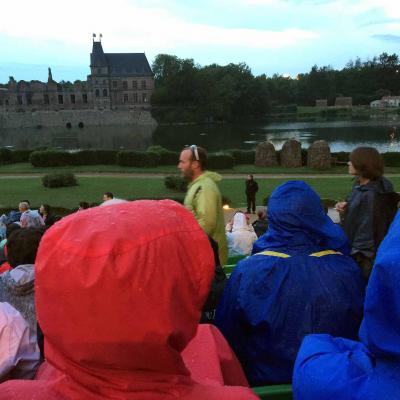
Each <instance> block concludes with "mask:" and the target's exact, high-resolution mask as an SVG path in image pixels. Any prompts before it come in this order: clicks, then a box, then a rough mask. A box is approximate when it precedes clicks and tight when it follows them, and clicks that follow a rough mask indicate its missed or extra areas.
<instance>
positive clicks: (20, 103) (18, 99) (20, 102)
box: [17, 96, 22, 106]
mask: <svg viewBox="0 0 400 400" xmlns="http://www.w3.org/2000/svg"><path fill="white" fill-rule="evenodd" d="M17 102H18V105H20V106H22V96H17Z"/></svg>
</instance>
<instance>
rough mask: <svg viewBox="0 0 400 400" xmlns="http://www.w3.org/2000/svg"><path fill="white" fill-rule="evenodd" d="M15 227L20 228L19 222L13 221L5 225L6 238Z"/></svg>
mask: <svg viewBox="0 0 400 400" xmlns="http://www.w3.org/2000/svg"><path fill="white" fill-rule="evenodd" d="M17 229H21V225H20V224H16V223H15V222H13V223H12V224H8V225H7V226H6V238H7V239H8V238H9V237H10V235H11V233H13V232H14V231H15V230H17Z"/></svg>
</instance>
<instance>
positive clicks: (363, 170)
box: [348, 146, 383, 180]
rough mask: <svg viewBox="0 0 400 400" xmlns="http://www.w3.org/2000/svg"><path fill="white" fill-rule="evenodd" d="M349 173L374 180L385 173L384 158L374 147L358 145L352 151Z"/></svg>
mask: <svg viewBox="0 0 400 400" xmlns="http://www.w3.org/2000/svg"><path fill="white" fill-rule="evenodd" d="M349 159H350V160H349V163H348V165H349V174H350V175H356V176H359V177H362V178H365V179H370V180H374V179H377V178H379V177H381V176H382V175H383V159H382V156H381V155H380V154H379V152H378V150H376V149H375V148H374V147H366V146H365V147H364V146H363V147H357V148H356V149H354V150H353V151H352V152H351V153H350V157H349Z"/></svg>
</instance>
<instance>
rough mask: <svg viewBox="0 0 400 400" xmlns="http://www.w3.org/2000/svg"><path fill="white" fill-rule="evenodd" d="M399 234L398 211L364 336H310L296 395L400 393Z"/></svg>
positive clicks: (373, 282)
mask: <svg viewBox="0 0 400 400" xmlns="http://www.w3.org/2000/svg"><path fill="white" fill-rule="evenodd" d="M399 235H400V213H399V212H398V213H397V215H396V218H395V220H394V222H393V223H392V225H391V228H390V230H389V232H388V234H387V236H386V238H385V239H384V241H383V242H382V244H381V245H380V247H379V250H378V254H377V257H376V261H375V265H374V267H373V269H372V274H371V277H370V280H369V283H368V288H367V294H366V299H365V308H364V319H363V322H362V324H361V328H360V339H361V342H354V341H351V340H346V339H343V338H334V337H332V336H331V335H310V336H307V337H306V338H305V339H304V342H303V344H302V346H301V348H300V351H299V355H298V357H297V360H296V366H295V371H294V376H293V384H294V393H295V399H297V400H306V399H307V400H328V399H329V400H338V399H340V400H350V399H351V400H397V399H400V286H399V282H400V268H399V265H400V247H399Z"/></svg>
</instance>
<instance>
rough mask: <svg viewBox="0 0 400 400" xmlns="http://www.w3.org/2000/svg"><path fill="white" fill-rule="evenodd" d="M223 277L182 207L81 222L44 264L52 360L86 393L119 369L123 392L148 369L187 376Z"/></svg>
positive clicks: (54, 237)
mask: <svg viewBox="0 0 400 400" xmlns="http://www.w3.org/2000/svg"><path fill="white" fill-rule="evenodd" d="M155 215H156V216H157V218H154V216H155ZM99 221H101V223H99ZM82 227H84V229H82ZM160 227H162V229H160ZM132 231H134V232H135V234H134V235H132ZM213 276H214V255H213V251H212V249H211V246H210V243H209V240H208V238H207V235H206V234H205V233H204V231H203V230H202V229H201V227H200V226H199V224H198V223H197V221H196V219H195V218H194V216H193V215H192V213H190V212H189V211H188V210H186V209H185V208H184V207H183V206H181V205H180V204H178V203H176V202H173V201H171V200H162V201H150V200H141V201H134V202H126V203H121V204H115V205H113V206H110V207H108V209H107V212H104V209H102V208H100V207H95V208H91V209H89V210H87V211H86V212H84V213H74V214H71V215H69V216H67V217H65V218H63V219H62V220H61V221H60V222H58V223H57V224H56V225H54V226H53V227H52V228H51V229H50V230H48V231H47V232H46V235H45V237H44V238H43V240H42V243H41V245H40V248H39V252H38V256H37V260H36V278H35V279H36V285H37V286H36V292H35V296H36V307H37V314H38V320H39V321H40V326H41V328H42V331H43V333H44V336H45V340H46V358H47V359H48V361H49V362H51V363H52V364H54V365H64V366H65V365H67V366H68V368H67V371H68V372H67V374H68V375H69V376H70V377H71V378H72V379H73V380H75V381H77V382H78V383H79V382H85V384H86V382H87V381H88V379H92V376H93V373H94V374H95V375H96V377H97V379H98V382H101V379H102V378H105V377H107V374H109V373H110V365H112V367H113V368H112V370H113V374H114V376H116V377H118V382H120V384H118V389H119V390H127V389H126V387H132V386H129V385H133V384H132V382H135V376H136V379H137V376H138V374H139V376H140V373H141V371H143V370H147V371H149V373H150V372H153V373H154V375H155V376H158V375H157V374H158V373H160V372H161V373H165V372H167V373H168V374H179V375H181V374H182V373H183V374H184V375H185V374H187V372H184V371H187V370H186V368H185V366H184V364H183V361H182V359H181V356H180V352H181V351H182V350H183V349H184V348H185V346H186V345H187V344H188V342H189V341H190V340H191V339H192V338H193V336H194V335H195V333H196V329H197V325H198V321H199V320H200V314H201V309H202V306H203V303H204V301H205V299H206V297H207V295H208V291H209V288H210V284H211V281H212V279H213ZM60 310H63V312H62V313H60ZM96 310H101V312H97V311H96ZM86 371H90V372H86ZM135 374H136V375H135ZM89 375H90V376H89ZM107 381H108V379H107ZM127 382H128V383H127ZM82 384H83V383H82ZM97 386H98V390H99V391H102V390H103V387H102V384H101V383H100V384H97ZM104 386H105V385H104ZM96 389H97V387H96ZM101 394H103V392H101ZM98 396H99V397H101V395H100V394H99V395H98ZM104 397H108V396H104Z"/></svg>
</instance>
